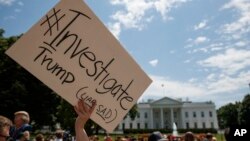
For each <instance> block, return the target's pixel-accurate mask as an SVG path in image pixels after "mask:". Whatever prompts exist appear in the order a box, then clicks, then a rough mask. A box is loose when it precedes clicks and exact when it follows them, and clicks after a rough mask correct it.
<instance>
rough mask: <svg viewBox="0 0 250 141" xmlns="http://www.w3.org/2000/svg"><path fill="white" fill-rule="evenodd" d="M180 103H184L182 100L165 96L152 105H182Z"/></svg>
mask: <svg viewBox="0 0 250 141" xmlns="http://www.w3.org/2000/svg"><path fill="white" fill-rule="evenodd" d="M180 104H182V102H181V101H179V100H175V99H172V98H169V97H163V98H161V99H159V100H156V101H154V102H152V103H151V105H180Z"/></svg>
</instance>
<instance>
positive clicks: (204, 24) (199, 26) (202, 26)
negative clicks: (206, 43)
mask: <svg viewBox="0 0 250 141" xmlns="http://www.w3.org/2000/svg"><path fill="white" fill-rule="evenodd" d="M206 26H207V21H206V20H203V21H202V22H200V23H199V24H197V25H195V26H194V30H199V29H203V28H205V27H206Z"/></svg>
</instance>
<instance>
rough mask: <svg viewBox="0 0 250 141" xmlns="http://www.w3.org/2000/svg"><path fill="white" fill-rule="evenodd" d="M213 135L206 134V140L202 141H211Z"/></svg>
mask: <svg viewBox="0 0 250 141" xmlns="http://www.w3.org/2000/svg"><path fill="white" fill-rule="evenodd" d="M212 139H213V135H212V134H211V133H207V134H206V138H205V139H204V140H203V141H212Z"/></svg>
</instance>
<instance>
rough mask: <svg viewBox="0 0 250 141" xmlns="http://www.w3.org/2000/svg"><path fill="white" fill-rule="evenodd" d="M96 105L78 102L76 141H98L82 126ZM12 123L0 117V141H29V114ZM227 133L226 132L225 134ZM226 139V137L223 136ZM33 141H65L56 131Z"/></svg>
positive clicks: (188, 136) (150, 140) (190, 137)
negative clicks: (51, 134)
mask: <svg viewBox="0 0 250 141" xmlns="http://www.w3.org/2000/svg"><path fill="white" fill-rule="evenodd" d="M95 106H96V103H93V104H92V106H88V105H86V104H85V103H84V102H83V101H82V100H79V101H78V103H77V105H76V106H74V109H75V111H76V113H77V115H78V116H77V118H76V120H75V133H76V137H75V139H74V138H72V140H77V141H99V137H98V136H88V135H87V133H86V132H85V130H84V125H85V124H86V122H87V121H88V120H89V118H90V115H91V114H92V112H93V110H94V108H95ZM14 115H15V118H14V123H12V121H11V120H10V119H8V118H7V117H5V116H2V115H0V141H30V140H31V139H30V131H31V129H32V128H31V126H30V124H29V122H30V116H29V113H28V112H26V111H18V112H15V113H14ZM225 133H227V132H225ZM225 137H226V139H227V136H225ZM32 140H34V141H65V140H64V138H63V132H62V131H57V132H56V134H55V136H49V137H46V138H45V137H44V135H43V134H37V135H36V136H35V138H34V139H32ZM103 140H104V141H113V139H112V137H111V136H108V135H107V136H105V137H104V139H103ZM145 140H146V141H217V139H216V138H215V137H214V136H213V135H212V134H211V133H207V134H199V135H195V134H193V133H192V132H187V133H185V134H184V135H183V136H178V137H175V136H172V135H163V134H161V133H160V132H153V133H152V134H150V135H149V136H148V137H147V139H145V138H139V137H138V138H135V137H128V136H124V137H122V136H118V137H116V138H115V139H114V141H145Z"/></svg>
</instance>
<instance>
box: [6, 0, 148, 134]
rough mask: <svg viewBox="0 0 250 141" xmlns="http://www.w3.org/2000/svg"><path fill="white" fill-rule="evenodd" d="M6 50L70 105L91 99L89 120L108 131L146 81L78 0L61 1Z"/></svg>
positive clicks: (115, 124) (137, 96) (145, 85)
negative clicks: (91, 110) (93, 105)
mask: <svg viewBox="0 0 250 141" xmlns="http://www.w3.org/2000/svg"><path fill="white" fill-rule="evenodd" d="M6 54H7V55H9V56H10V57H11V58H12V59H14V60H15V61H16V62H18V63H19V64H20V65H21V66H23V67H24V68H25V69H27V70H28V71H29V72H30V73H32V74H33V75H34V76H36V77H37V78H38V79H40V80H41V81H42V82H43V83H44V84H46V85H47V86H48V87H50V88H51V89H53V90H54V91H55V92H56V93H57V94H58V95H60V96H61V97H62V98H64V99H65V100H67V101H68V102H69V103H70V104H72V105H75V104H76V103H77V101H78V99H82V100H83V101H84V102H85V103H87V104H89V105H91V103H93V102H94V101H97V102H98V104H97V105H96V108H95V110H94V112H93V114H92V115H91V117H90V118H91V119H92V120H94V121H95V122H96V123H98V124H99V125H100V126H102V127H103V128H104V129H106V130H107V131H108V132H111V131H113V129H114V128H115V127H117V125H118V124H119V123H120V121H121V120H122V119H123V117H124V116H125V115H126V114H127V112H128V111H129V110H130V109H131V108H132V106H133V105H134V104H135V103H136V102H137V100H138V99H139V97H140V96H141V95H142V93H143V92H144V91H145V89H146V88H147V87H148V86H149V84H150V83H151V82H152V81H151V79H150V78H149V77H148V76H147V75H146V74H145V72H143V70H142V69H141V68H140V66H138V64H136V62H135V61H134V60H133V58H132V57H131V56H130V55H129V54H128V53H127V52H126V50H125V49H124V48H123V47H122V46H121V44H120V43H119V42H118V41H117V40H116V38H115V37H114V36H113V35H112V34H111V33H110V32H109V31H108V29H107V28H106V27H105V26H104V25H103V24H102V22H101V21H100V20H99V19H98V18H97V17H96V15H95V14H94V13H93V12H92V11H91V10H90V9H89V7H88V6H87V5H86V4H85V3H84V2H83V1H82V0H74V1H72V0H61V1H60V2H59V3H58V4H57V5H56V6H55V7H53V8H52V9H51V10H50V11H49V12H48V13H47V14H46V15H45V16H44V17H42V18H41V20H39V21H38V23H36V24H35V25H34V26H33V27H32V28H31V29H30V30H29V31H28V32H27V33H25V34H24V35H23V36H22V37H21V38H20V39H19V40H18V41H17V42H16V43H15V44H14V45H13V46H12V47H11V48H10V49H8V50H7V51H6Z"/></svg>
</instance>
